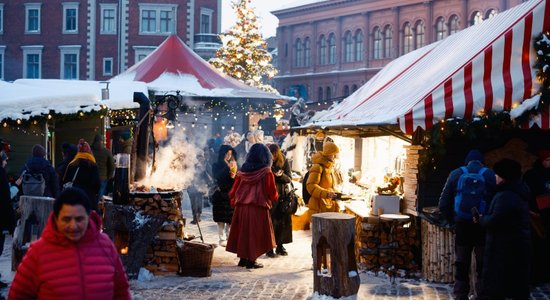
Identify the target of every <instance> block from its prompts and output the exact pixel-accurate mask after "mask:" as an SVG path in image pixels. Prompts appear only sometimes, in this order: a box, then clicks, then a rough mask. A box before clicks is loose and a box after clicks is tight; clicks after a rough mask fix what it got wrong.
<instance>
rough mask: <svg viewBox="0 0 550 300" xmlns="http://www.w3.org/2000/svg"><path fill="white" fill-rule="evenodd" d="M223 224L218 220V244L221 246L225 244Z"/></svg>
mask: <svg viewBox="0 0 550 300" xmlns="http://www.w3.org/2000/svg"><path fill="white" fill-rule="evenodd" d="M224 226H225V223H223V222H218V236H219V237H220V241H219V244H220V246H222V247H225V246H226V245H227V242H226V237H225V236H224Z"/></svg>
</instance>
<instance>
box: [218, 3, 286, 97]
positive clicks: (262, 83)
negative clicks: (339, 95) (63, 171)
mask: <svg viewBox="0 0 550 300" xmlns="http://www.w3.org/2000/svg"><path fill="white" fill-rule="evenodd" d="M250 2H251V0H233V2H232V4H231V6H232V8H233V10H235V13H236V14H237V21H236V23H235V25H233V27H231V29H229V31H228V32H226V33H223V34H220V39H221V41H222V44H223V45H222V47H220V49H218V51H217V52H216V57H214V58H212V59H211V60H210V63H211V64H212V65H213V66H214V67H216V68H217V69H218V70H220V71H222V72H223V73H225V74H227V75H229V76H231V77H233V78H236V79H238V80H240V81H243V82H244V83H246V84H247V85H250V86H253V87H257V88H259V89H261V90H264V91H267V92H275V93H276V92H277V91H276V90H275V89H274V88H273V87H272V86H270V85H269V84H267V81H268V80H269V79H271V78H272V77H273V76H275V75H276V74H277V70H276V69H275V68H274V67H273V66H272V65H271V54H270V53H269V52H268V51H267V43H266V41H265V40H264V39H263V37H262V35H261V34H260V31H259V26H258V21H257V18H256V14H255V13H254V10H253V9H252V8H250V7H249V5H250Z"/></svg>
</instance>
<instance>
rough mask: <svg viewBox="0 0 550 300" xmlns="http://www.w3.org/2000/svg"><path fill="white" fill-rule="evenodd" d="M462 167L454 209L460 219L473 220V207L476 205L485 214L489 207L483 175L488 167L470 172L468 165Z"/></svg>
mask: <svg viewBox="0 0 550 300" xmlns="http://www.w3.org/2000/svg"><path fill="white" fill-rule="evenodd" d="M460 169H461V170H462V175H460V177H459V178H458V184H457V186H456V196H455V205H454V210H455V214H456V215H457V216H458V218H459V219H461V220H465V221H471V220H472V218H473V216H472V212H471V210H472V208H473V207H476V208H477V210H478V211H479V213H480V214H485V211H486V208H487V203H486V202H485V193H486V187H485V177H483V173H485V171H487V168H481V169H480V170H479V171H478V172H477V173H470V172H469V171H468V168H466V167H460Z"/></svg>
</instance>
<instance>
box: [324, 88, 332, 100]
mask: <svg viewBox="0 0 550 300" xmlns="http://www.w3.org/2000/svg"><path fill="white" fill-rule="evenodd" d="M330 99H332V89H331V88H330V86H327V87H326V88H325V100H330Z"/></svg>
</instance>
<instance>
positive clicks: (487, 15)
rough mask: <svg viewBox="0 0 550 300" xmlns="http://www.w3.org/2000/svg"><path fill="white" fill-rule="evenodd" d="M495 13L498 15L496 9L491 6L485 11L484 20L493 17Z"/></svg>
mask: <svg viewBox="0 0 550 300" xmlns="http://www.w3.org/2000/svg"><path fill="white" fill-rule="evenodd" d="M496 15H498V10H496V9H494V8H491V9H489V10H488V11H487V13H485V20H489V19H491V18H494V17H495V16H496Z"/></svg>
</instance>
